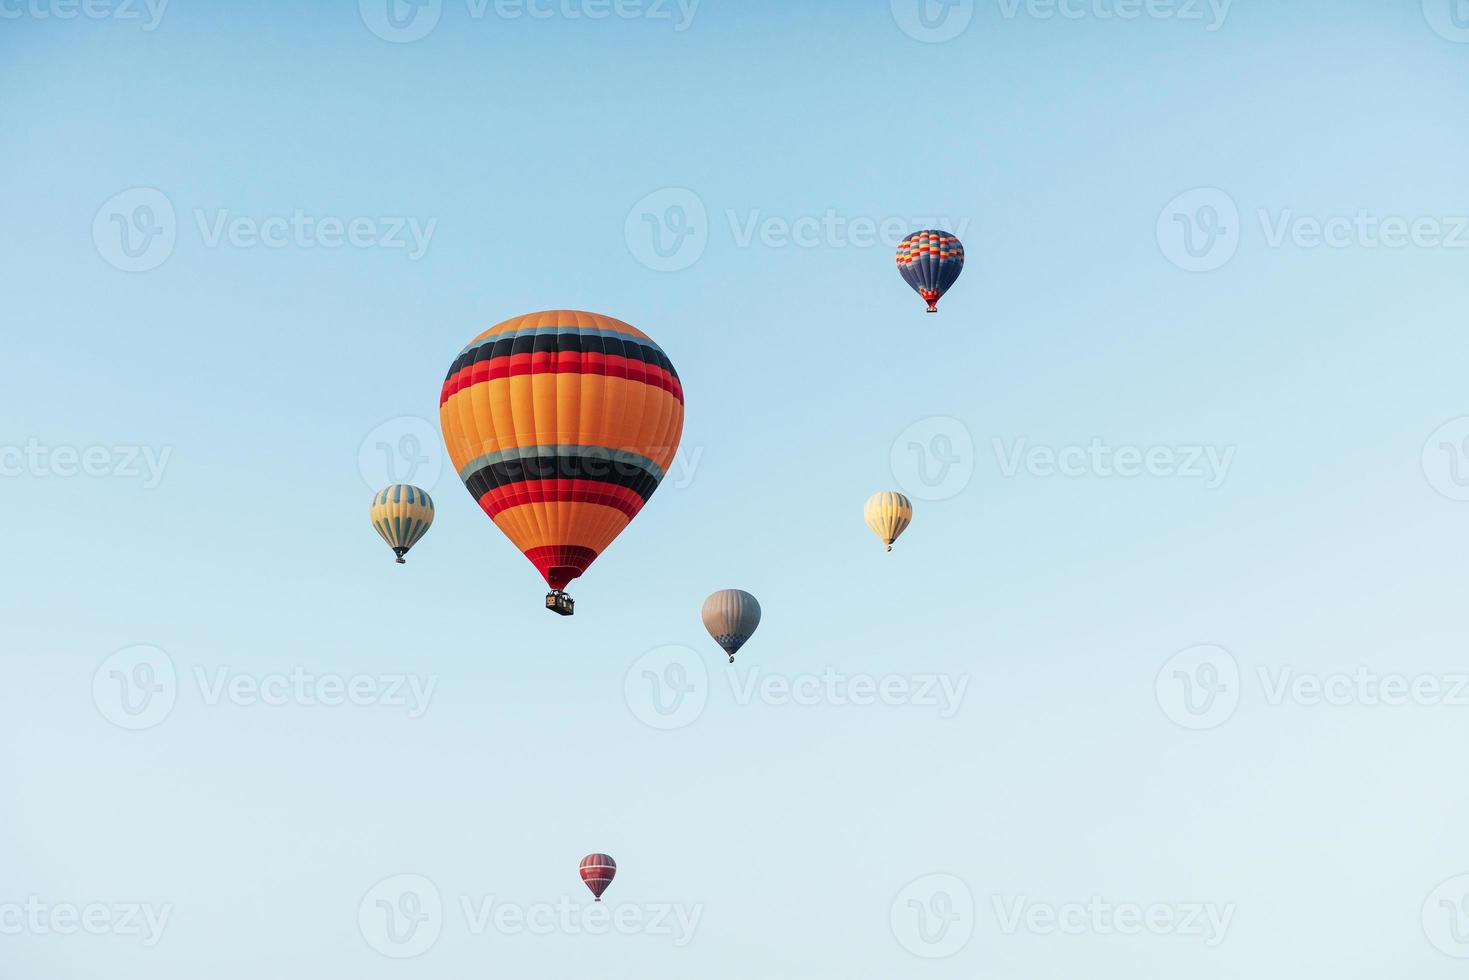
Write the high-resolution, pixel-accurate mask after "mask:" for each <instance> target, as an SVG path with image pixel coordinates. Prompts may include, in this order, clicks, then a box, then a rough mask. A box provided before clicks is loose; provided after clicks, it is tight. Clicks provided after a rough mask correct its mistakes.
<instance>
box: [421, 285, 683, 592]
mask: <svg viewBox="0 0 1469 980" xmlns="http://www.w3.org/2000/svg"><path fill="white" fill-rule="evenodd" d="M439 421H440V422H441V423H442V428H443V430H444V446H445V447H446V448H447V449H448V451H449V458H450V459H451V460H453V461H454V469H455V470H456V471H458V473H459V478H460V479H461V480H463V481H464V485H465V487H466V488H467V489H468V490H469V493H470V496H472V497H474V499H475V501H476V502H477V503H478V504H479V505H480V507H481V509H483V510H484V512H485V513H486V514H487V515H488V516H489V517H490V519H491V520H493V521H494V522H495V525H496V526H497V527H499V528H500V530H501V531H502V532H504V534H505V536H506V537H508V538H509V539H510V540H511V542H512V543H513V544H514V545H515V547H517V548H519V549H520V551H521V552H522V553H523V554H524V555H525V557H526V558H528V559H530V561H531V563H532V564H534V565H535V566H536V569H537V570H538V571H539V572H540V573H541V575H542V576H543V577H544V578H545V580H546V584H547V585H549V586H550V587H551V592H550V594H549V595H547V596H546V608H548V609H550V610H551V611H552V612H556V613H560V614H561V615H563V616H569V615H571V613H572V610H573V608H574V607H573V605H572V602H571V597H570V596H568V595H566V593H565V591H564V590H565V588H566V586H567V585H568V584H569V583H570V582H571V580H572V579H574V578H576V577H578V576H579V575H581V574H582V573H583V572H585V571H586V570H587V566H589V565H590V564H591V563H592V562H593V561H595V560H596V558H597V556H598V555H599V554H601V553H602V552H603V551H604V550H605V549H606V548H607V546H608V545H609V544H611V543H612V539H614V538H616V537H617V535H619V534H621V533H622V530H623V529H624V528H625V527H627V525H628V523H629V522H630V521H631V520H632V519H633V518H634V517H636V516H637V514H638V511H640V510H642V509H643V505H644V504H645V503H647V501H648V498H649V497H651V496H652V495H653V491H654V490H656V489H657V488H658V484H659V482H660V481H661V480H662V479H663V475H664V474H665V473H666V472H668V467H669V465H670V464H671V463H672V462H673V457H674V454H675V453H676V452H677V451H678V441H679V437H680V436H681V435H682V433H683V386H682V385H681V384H680V383H679V380H678V372H676V371H675V370H674V369H673V365H672V364H671V363H669V360H668V357H667V356H666V355H665V354H664V353H663V350H662V348H660V347H659V346H658V345H657V344H655V343H654V342H653V341H652V339H651V338H649V337H648V335H647V334H645V333H643V332H642V331H640V330H638V329H636V328H635V327H631V326H629V325H628V324H626V323H623V322H622V321H621V320H615V319H613V318H612V317H610V316H601V315H599V314H596V313H583V312H578V311H575V310H548V311H545V312H542V313H530V314H527V315H525V316H518V317H515V318H513V319H510V320H506V321H505V322H504V323H501V324H499V325H498V326H494V327H491V328H490V329H489V330H487V331H485V332H484V333H482V334H480V335H479V336H478V337H476V338H475V339H474V340H473V341H471V342H470V344H469V346H468V347H466V348H464V350H463V351H461V352H460V353H459V356H458V357H456V358H455V359H454V363H453V364H451V365H450V367H449V375H448V377H447V378H445V379H444V388H443V391H442V393H441V394H440V396H439Z"/></svg>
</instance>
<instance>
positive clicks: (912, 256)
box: [898, 230, 964, 313]
mask: <svg viewBox="0 0 1469 980" xmlns="http://www.w3.org/2000/svg"><path fill="white" fill-rule="evenodd" d="M962 271H964V246H963V245H961V244H960V243H959V239H957V238H955V237H954V236H953V235H951V234H950V233H949V232H947V231H931V230H930V231H915V232H914V233H913V234H911V235H909V236H908V237H907V238H905V239H903V241H902V243H901V244H900V245H899V246H898V272H899V273H901V274H902V276H903V281H904V282H906V283H907V284H908V285H910V286H912V287H913V289H914V290H915V291H917V293H918V295H919V296H922V297H923V298H924V299H925V300H927V301H928V312H930V313H937V312H938V311H939V297H941V296H943V295H944V293H947V292H948V291H949V287H950V286H952V285H954V280H956V279H958V278H959V273H960V272H962Z"/></svg>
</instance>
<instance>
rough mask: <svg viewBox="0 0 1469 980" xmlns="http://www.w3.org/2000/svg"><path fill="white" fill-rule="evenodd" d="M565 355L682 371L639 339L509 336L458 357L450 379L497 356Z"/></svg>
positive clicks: (581, 336) (535, 335) (525, 334)
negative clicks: (622, 359)
mask: <svg viewBox="0 0 1469 980" xmlns="http://www.w3.org/2000/svg"><path fill="white" fill-rule="evenodd" d="M562 352H572V353H578V354H609V355H613V356H616V357H626V358H628V359H629V360H633V361H642V362H643V363H644V364H652V365H654V366H655V367H660V368H662V369H663V370H665V371H667V372H668V373H669V374H670V375H672V376H673V377H674V378H677V377H678V372H677V371H675V370H674V369H673V362H672V361H670V360H669V359H668V357H667V355H665V354H664V353H663V352H662V351H661V350H659V349H658V348H656V347H650V346H648V345H646V344H643V343H640V342H639V341H638V339H637V338H636V337H631V336H620V337H604V336H599V335H597V334H591V333H585V334H584V333H573V332H568V333H537V334H532V333H507V334H505V335H504V336H503V337H499V338H497V339H496V340H494V341H493V342H492V343H488V344H481V345H479V346H478V347H476V348H474V349H473V350H469V351H465V352H463V353H461V354H460V355H459V356H458V357H456V358H454V363H453V364H451V365H450V366H449V374H448V378H452V377H453V376H454V375H455V374H457V373H458V372H460V371H462V370H464V368H466V367H468V366H469V365H471V364H478V363H480V362H481V361H489V360H493V359H494V358H497V357H509V356H510V355H512V354H559V353H562ZM445 380H447V378H446V379H445Z"/></svg>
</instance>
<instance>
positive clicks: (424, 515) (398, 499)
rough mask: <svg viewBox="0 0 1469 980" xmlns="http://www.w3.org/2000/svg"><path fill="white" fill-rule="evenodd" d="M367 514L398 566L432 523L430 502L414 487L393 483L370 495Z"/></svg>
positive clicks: (403, 562) (432, 509)
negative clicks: (370, 499) (369, 505)
mask: <svg viewBox="0 0 1469 980" xmlns="http://www.w3.org/2000/svg"><path fill="white" fill-rule="evenodd" d="M368 514H369V515H370V516H371V517H372V526H373V527H375V528H377V533H378V534H379V535H381V536H382V539H383V540H384V541H386V542H387V543H388V547H389V548H392V549H393V554H395V555H397V556H398V564H400V565H403V564H406V562H405V560H404V558H403V556H404V555H406V554H408V549H409V548H412V547H413V546H414V545H416V544H418V542H419V539H421V538H422V537H423V536H424V535H425V534H427V533H428V529H429V527H430V526H431V525H432V524H433V522H434V502H433V498H432V497H430V496H429V495H428V493H427V492H426V491H424V490H420V489H419V488H418V487H410V486H409V485H408V484H406V483H395V484H393V485H392V486H390V487H384V488H383V489H382V490H379V491H378V492H377V493H376V494H374V495H373V498H372V507H371V509H370V510H369V511H368Z"/></svg>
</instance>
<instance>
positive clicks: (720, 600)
mask: <svg viewBox="0 0 1469 980" xmlns="http://www.w3.org/2000/svg"><path fill="white" fill-rule="evenodd" d="M703 616H704V628H705V629H707V630H708V631H709V635H710V636H712V637H714V642H715V643H718V644H719V645H720V646H721V647H723V648H724V652H725V653H727V654H729V662H730V663H734V658H735V654H736V653H738V652H739V649H740V647H742V646H744V645H745V643H746V642H747V641H748V640H749V639H750V636H751V635H752V634H753V633H754V632H755V627H757V626H759V625H760V603H759V602H757V601H756V599H755V597H754V596H752V595H750V593H748V592H742V591H741V590H739V589H724V590H722V591H720V592H716V593H714V594H713V595H711V596H710V597H709V598H707V599H705V600H704V611H703Z"/></svg>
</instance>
